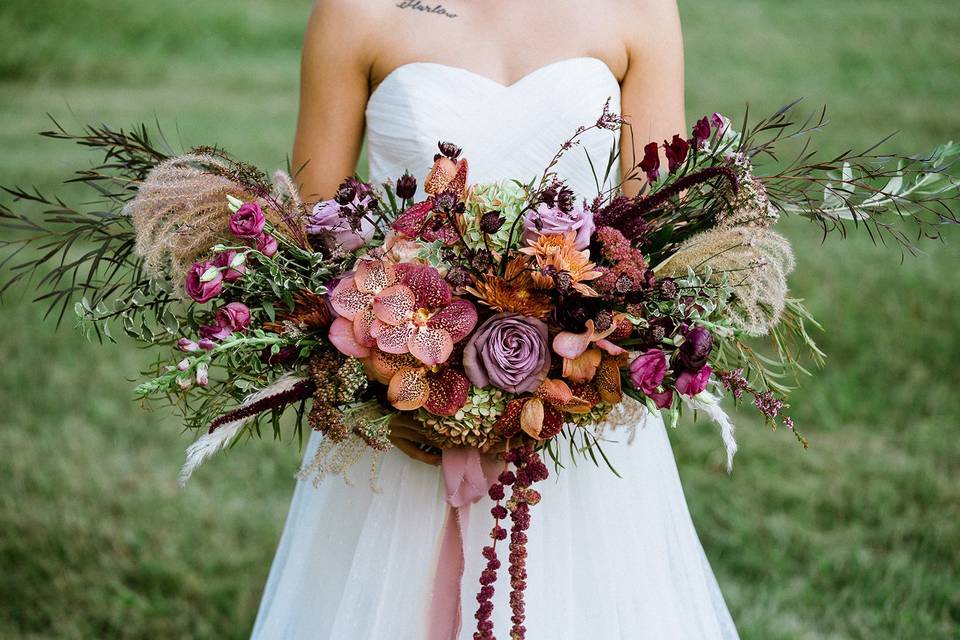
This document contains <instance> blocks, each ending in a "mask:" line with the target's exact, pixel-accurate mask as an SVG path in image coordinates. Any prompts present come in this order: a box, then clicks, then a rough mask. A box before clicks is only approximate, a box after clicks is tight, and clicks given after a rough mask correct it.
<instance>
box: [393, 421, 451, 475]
mask: <svg viewBox="0 0 960 640" xmlns="http://www.w3.org/2000/svg"><path fill="white" fill-rule="evenodd" d="M390 442H392V443H393V446H395V447H396V448H397V449H399V450H400V451H402V452H403V453H405V454H407V455H408V456H410V457H411V458H413V459H414V460H419V461H420V462H425V463H427V464H432V465H434V466H437V465H439V464H440V456H439V455H437V454H435V453H428V452H426V451H424V450H423V449H421V448H420V447H419V446H418V445H430V444H431V443H430V441H429V440H427V438H426V437H425V436H424V435H423V433H421V431H420V426H419V423H417V421H416V420H414V419H413V418H411V417H409V416H405V415H396V416H394V417H393V419H392V420H391V421H390Z"/></svg>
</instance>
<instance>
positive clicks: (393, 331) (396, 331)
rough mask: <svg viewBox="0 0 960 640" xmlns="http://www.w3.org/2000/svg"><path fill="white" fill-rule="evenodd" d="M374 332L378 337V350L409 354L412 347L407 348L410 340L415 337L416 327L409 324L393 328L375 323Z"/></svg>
mask: <svg viewBox="0 0 960 640" xmlns="http://www.w3.org/2000/svg"><path fill="white" fill-rule="evenodd" d="M374 327H375V328H374V331H372V332H371V333H375V334H376V337H377V348H379V349H380V350H381V351H386V352H387V353H395V354H401V353H409V352H410V347H409V346H407V345H408V344H409V342H410V338H411V337H412V336H413V331H414V326H413V325H412V324H410V323H409V322H405V323H404V324H401V325H397V326H395V327H394V326H391V325H388V324H384V323H381V322H379V320H378V321H376V322H375V323H374Z"/></svg>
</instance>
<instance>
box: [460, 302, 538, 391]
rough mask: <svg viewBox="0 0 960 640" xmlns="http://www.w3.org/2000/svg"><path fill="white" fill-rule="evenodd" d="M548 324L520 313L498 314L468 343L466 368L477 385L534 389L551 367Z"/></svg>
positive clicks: (464, 365) (510, 389)
mask: <svg viewBox="0 0 960 640" xmlns="http://www.w3.org/2000/svg"><path fill="white" fill-rule="evenodd" d="M547 337H548V336H547V325H545V324H544V323H543V322H541V321H540V320H537V319H536V318H528V317H526V316H522V315H520V314H518V313H498V314H497V315H495V316H492V317H490V318H488V319H487V320H486V322H484V323H483V324H482V325H480V327H479V328H478V329H477V331H476V332H475V333H474V334H473V336H472V337H471V338H470V340H469V341H468V342H467V346H466V349H464V352H463V367H464V369H465V370H466V372H467V377H468V378H469V379H470V382H472V383H473V385H474V386H477V387H486V386H490V385H492V386H494V387H496V388H498V389H503V390H504V391H509V392H511V393H527V392H532V391H535V390H536V389H537V387H539V386H540V383H541V382H543V381H544V379H546V377H547V371H548V370H549V369H550V347H549V344H548V342H547Z"/></svg>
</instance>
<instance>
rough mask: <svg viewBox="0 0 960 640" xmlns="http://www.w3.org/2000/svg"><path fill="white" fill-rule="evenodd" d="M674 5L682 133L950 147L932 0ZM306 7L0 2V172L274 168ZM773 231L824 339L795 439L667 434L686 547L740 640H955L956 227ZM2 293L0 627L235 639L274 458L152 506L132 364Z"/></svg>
mask: <svg viewBox="0 0 960 640" xmlns="http://www.w3.org/2000/svg"><path fill="white" fill-rule="evenodd" d="M680 4H681V11H682V14H683V19H684V27H685V33H686V42H687V69H688V87H687V90H688V92H687V96H688V105H687V106H688V116H689V117H690V118H691V119H692V118H694V117H696V116H698V115H700V114H701V113H704V112H708V111H713V110H720V111H724V112H726V113H730V114H739V113H740V112H741V111H742V108H743V105H744V103H745V102H746V101H748V100H749V101H750V102H751V106H752V109H754V110H755V113H758V114H759V113H763V112H767V111H769V110H771V109H773V108H776V107H778V106H780V104H782V103H784V102H786V101H788V100H791V99H793V98H795V97H799V96H805V97H806V98H807V101H808V104H809V107H810V108H811V109H812V108H815V107H816V106H817V105H819V104H821V103H824V102H825V103H828V104H829V105H830V112H831V115H832V120H833V125H832V126H831V128H830V133H829V136H828V137H826V138H825V139H828V140H829V142H828V143H826V144H825V146H826V148H827V149H828V150H830V151H839V150H842V149H844V148H846V147H847V146H862V145H865V144H867V143H871V142H873V141H874V140H875V139H877V138H878V137H880V136H882V135H884V134H886V133H888V132H890V131H892V130H894V129H899V130H900V134H899V135H898V136H897V137H896V138H895V139H894V140H893V141H892V142H891V147H892V148H893V149H896V150H898V151H904V152H912V151H925V150H928V149H930V148H932V146H933V145H935V144H936V143H938V142H941V141H945V140H948V139H950V138H957V137H960V39H958V38H957V37H956V34H957V33H958V32H960V11H958V10H957V8H956V6H955V5H954V3H952V2H947V1H936V0H923V1H917V2H913V3H909V4H904V3H903V2H893V1H892V0H873V2H871V3H868V4H864V3H856V4H855V3H839V2H826V1H821V0H804V1H802V2H794V3H785V2H781V1H777V0H728V1H727V2H723V3H714V2H710V3H708V2H702V1H701V2H681V3H680ZM308 12H309V3H308V2H306V1H305V0H272V1H271V2H254V1H253V0H234V1H233V2H224V1H204V2H193V3H182V2H171V1H167V2H157V3H146V2H136V1H134V0H114V1H113V2H110V3H104V2H96V1H94V0H72V1H71V2H69V3H66V2H60V1H56V0H30V1H26V0H7V1H6V2H4V3H3V4H2V5H0V41H2V42H3V43H4V45H3V47H0V183H3V184H20V185H24V186H27V185H31V184H36V185H37V186H40V187H42V188H50V187H53V186H54V185H56V184H57V183H58V181H59V180H61V179H62V178H64V177H66V175H67V173H68V172H69V171H70V170H72V169H73V168H76V167H78V166H81V164H80V163H82V162H85V161H86V157H85V156H84V153H83V151H82V150H79V149H73V148H70V147H68V146H65V145H64V144H63V143H56V142H52V141H47V140H43V139H40V138H38V137H36V136H34V135H32V134H33V132H35V131H38V130H40V129H43V128H46V127H47V121H46V120H45V117H44V115H43V114H44V113H45V112H47V111H49V112H51V113H53V114H54V115H56V116H57V117H58V118H59V119H61V120H62V121H63V122H64V123H65V124H66V125H67V126H68V127H70V128H73V129H76V128H77V127H78V126H79V124H81V123H85V122H97V121H105V122H109V123H111V124H113V125H115V126H128V125H131V124H134V123H137V122H140V121H152V120H153V119H154V118H155V117H157V118H159V120H160V122H161V124H162V125H163V126H164V129H165V130H166V131H167V133H168V135H169V136H170V137H171V138H173V141H174V143H175V144H179V143H178V140H179V141H182V144H183V145H184V146H189V145H192V144H201V143H203V144H214V143H216V144H220V145H223V146H225V147H226V148H228V149H229V150H231V151H232V152H233V153H235V154H237V155H238V156H240V157H242V158H246V159H249V160H251V161H254V162H256V163H258V164H260V165H261V166H264V167H282V166H283V165H284V163H285V159H286V156H287V154H288V152H289V149H290V148H291V144H292V137H293V125H294V118H295V115H296V113H295V111H296V97H297V69H298V57H299V44H300V39H301V35H302V31H303V27H304V24H305V20H306V16H307V14H308ZM638 28H642V27H641V26H639V25H638ZM64 193H68V194H74V193H75V192H73V191H70V190H66V191H64ZM5 202H8V201H5ZM784 228H785V229H786V231H787V233H788V235H789V236H790V238H791V239H792V240H793V241H794V243H795V248H796V251H797V256H798V263H799V265H798V270H797V273H796V274H795V275H794V277H793V279H792V289H793V292H794V294H795V295H797V296H800V297H804V298H806V299H807V300H808V302H809V304H810V307H811V308H812V309H813V311H814V312H815V313H816V314H817V315H818V317H819V318H820V320H821V321H822V322H823V323H824V324H825V326H826V327H827V331H826V332H825V333H822V334H820V335H819V336H818V338H819V341H820V342H821V344H822V346H823V348H824V349H825V350H826V351H827V352H828V353H829V355H830V359H829V361H828V368H827V369H826V370H824V371H822V372H820V374H819V375H818V376H817V378H816V379H813V380H808V381H806V382H805V386H804V388H803V390H801V391H799V392H797V393H796V394H794V397H793V405H794V408H793V409H792V414H793V415H794V417H795V418H796V420H797V423H798V425H799V426H800V427H801V428H802V429H803V431H804V432H805V434H806V435H807V436H808V437H809V438H810V440H811V443H812V447H811V449H810V450H809V451H807V452H803V451H802V450H801V449H800V448H799V447H798V446H797V445H796V443H795V442H794V441H793V439H792V438H791V437H790V436H789V435H788V434H786V433H783V432H777V433H770V432H769V431H768V430H767V429H766V428H764V427H763V426H762V425H761V424H759V423H758V422H756V421H754V420H752V419H750V418H749V416H748V415H744V416H741V417H740V419H739V423H738V426H739V440H740V444H741V453H740V455H739V456H738V460H737V466H736V470H735V473H734V475H733V476H732V477H731V478H727V477H726V476H725V475H724V474H723V473H722V472H721V467H722V455H723V454H722V450H721V449H722V447H721V444H720V441H719V437H718V436H717V434H716V431H715V429H714V428H713V427H712V426H710V425H708V424H706V423H697V424H686V425H684V426H683V427H682V428H681V429H680V430H678V431H676V432H674V433H672V434H671V437H672V439H673V442H674V445H675V451H676V456H677V460H678V464H679V465H680V470H681V474H682V476H683V480H684V485H685V488H686V493H687V498H688V501H689V503H690V506H691V510H692V512H693V516H694V520H695V521H696V523H697V526H698V529H699V532H700V536H701V539H702V541H703V543H704V546H705V548H706V551H707V554H708V556H709V557H710V560H711V562H712V563H713V566H714V568H715V570H716V572H717V575H718V578H719V580H720V583H721V585H722V587H723V589H724V592H725V595H726V597H727V601H728V604H729V606H730V608H731V610H732V612H733V615H734V618H735V620H736V621H737V624H738V627H739V629H740V631H741V634H742V636H743V638H745V639H747V640H752V639H757V640H771V639H774V640H775V639H810V640H812V639H831V640H834V639H846V638H851V639H852V638H870V639H879V638H891V639H892V638H925V639H926V638H931V639H940V638H942V639H947V638H955V637H956V634H957V628H958V625H960V578H958V566H957V564H958V561H957V549H958V547H960V524H958V523H960V488H958V483H957V477H958V476H960V444H958V439H957V425H958V422H960V400H958V395H957V392H956V373H955V372H956V363H957V361H958V359H960V340H958V339H957V331H958V329H960V323H958V322H957V320H956V313H957V311H958V310H960V287H958V278H957V273H958V271H960V269H958V267H960V233H956V232H953V233H950V234H948V237H949V238H950V240H951V242H950V244H949V245H937V244H932V243H931V244H928V245H926V246H925V249H926V255H924V256H922V257H920V258H916V259H914V258H908V259H907V260H906V261H905V263H904V264H902V265H901V264H900V256H899V253H898V252H897V251H896V250H892V249H889V248H888V249H887V250H884V249H882V248H877V247H874V246H873V245H871V244H870V242H869V240H866V239H865V238H852V239H848V240H845V241H841V240H840V239H839V238H833V239H831V240H830V241H828V242H827V243H826V244H825V245H824V246H821V239H820V236H819V234H818V232H817V229H816V228H814V227H813V226H812V225H809V224H803V223H799V222H794V223H788V224H786V225H784ZM27 294H29V292H28V291H23V290H21V291H19V292H15V293H14V294H13V295H8V296H7V297H6V299H5V300H4V301H3V303H4V304H3V306H2V307H0V356H2V359H0V362H2V366H0V478H2V479H3V486H2V491H0V637H3V638H157V637H159V638H187V637H189V638H243V637H246V636H247V635H248V633H249V629H250V627H251V625H252V622H253V618H254V615H255V613H256V607H257V603H258V601H259V597H260V591H261V588H262V586H263V582H264V580H265V578H266V575H267V571H268V569H269V564H270V560H271V558H272V555H273V552H274V549H275V546H276V543H277V539H278V536H279V533H280V529H281V527H282V524H283V518H284V515H285V513H286V508H287V504H288V500H289V497H290V495H291V492H292V488H293V480H292V474H293V472H294V470H295V468H296V464H297V461H298V457H299V454H298V452H297V449H296V446H295V444H293V443H284V444H281V445H278V444H276V443H272V442H255V443H250V444H249V445H248V446H245V447H243V448H241V449H239V450H235V451H233V452H231V454H230V455H227V456H222V457H219V458H217V459H214V460H213V461H211V462H210V463H209V464H208V465H207V466H206V467H205V468H204V469H203V470H202V471H201V472H200V473H199V474H198V475H197V476H196V477H195V478H194V480H193V481H192V482H191V485H190V487H189V489H188V490H187V491H186V492H181V491H179V490H178V489H177V488H176V484H175V479H176V472H177V469H178V467H179V465H180V462H181V459H182V454H183V449H184V448H185V446H186V445H187V444H188V441H189V440H188V438H187V437H186V436H185V435H183V434H181V433H180V430H179V428H178V422H177V420H176V419H175V418H173V417H171V416H170V415H166V414H164V413H163V412H159V411H158V412H154V413H145V412H141V411H140V409H139V408H138V407H137V405H136V404H135V403H134V402H132V401H131V396H132V386H133V380H134V378H135V377H136V374H137V371H139V369H140V368H141V366H143V365H144V364H145V363H146V362H147V360H148V354H146V353H144V352H142V351H138V350H136V349H135V348H133V347H132V346H131V345H130V344H126V343H125V344H121V345H118V346H110V347H106V348H101V347H98V346H96V345H93V344H89V343H86V342H85V341H84V340H83V338H82V337H81V336H80V335H79V334H78V333H76V332H74V331H72V330H71V327H70V322H69V321H68V322H67V323H66V324H65V326H64V327H63V328H62V329H61V330H60V331H59V332H56V333H55V332H54V331H53V324H52V323H51V322H46V323H44V322H42V321H41V317H42V310H41V309H40V308H39V307H34V306H31V305H30V304H29V303H28V295H27ZM651 526H656V525H655V524H652V525H651ZM629 552H630V550H629V549H624V550H623V553H629ZM322 579H323V578H322V576H318V580H322Z"/></svg>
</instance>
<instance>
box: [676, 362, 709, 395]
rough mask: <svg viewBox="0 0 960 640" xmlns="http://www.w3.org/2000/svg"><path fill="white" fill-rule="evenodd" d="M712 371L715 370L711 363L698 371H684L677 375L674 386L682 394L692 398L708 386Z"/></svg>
mask: <svg viewBox="0 0 960 640" xmlns="http://www.w3.org/2000/svg"><path fill="white" fill-rule="evenodd" d="M711 373H713V370H712V369H711V368H710V365H706V366H704V367H703V368H702V369H700V370H699V371H696V372H690V371H684V372H683V373H681V374H680V375H679V376H677V382H676V384H674V386H675V387H676V388H677V391H678V392H679V393H680V394H681V395H685V396H690V397H691V398H692V397H693V396H695V395H697V394H698V393H700V392H702V391H703V390H704V389H706V388H707V382H709V380H710V374H711Z"/></svg>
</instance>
